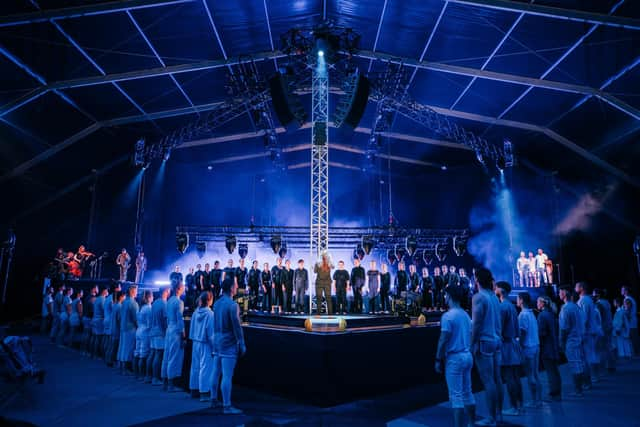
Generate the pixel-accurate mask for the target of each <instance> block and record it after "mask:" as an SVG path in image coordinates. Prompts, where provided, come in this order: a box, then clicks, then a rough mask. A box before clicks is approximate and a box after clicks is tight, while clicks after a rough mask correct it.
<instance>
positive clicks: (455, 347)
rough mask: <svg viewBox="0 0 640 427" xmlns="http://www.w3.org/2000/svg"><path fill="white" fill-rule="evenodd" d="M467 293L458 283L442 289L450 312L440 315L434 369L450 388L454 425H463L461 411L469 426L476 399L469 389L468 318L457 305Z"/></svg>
mask: <svg viewBox="0 0 640 427" xmlns="http://www.w3.org/2000/svg"><path fill="white" fill-rule="evenodd" d="M465 295H466V292H464V291H463V289H462V287H460V286H447V287H446V288H445V302H446V303H447V305H448V306H449V311H447V312H446V313H444V314H443V315H442V319H441V321H440V327H441V332H440V339H439V340H438V350H437V351H436V365H435V370H436V372H438V373H442V372H443V364H444V374H445V378H446V381H447V388H448V389H449V401H450V402H451V407H452V408H453V425H454V426H455V427H463V426H464V417H463V415H464V413H465V412H466V413H467V417H468V425H470V426H472V425H474V422H475V418H476V401H475V398H474V397H473V392H472V391H471V369H472V368H473V356H472V355H471V319H470V318H469V315H468V314H467V313H466V312H465V311H464V310H463V309H462V308H460V303H461V302H462V300H463V298H464V296H465Z"/></svg>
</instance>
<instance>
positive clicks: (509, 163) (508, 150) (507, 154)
mask: <svg viewBox="0 0 640 427" xmlns="http://www.w3.org/2000/svg"><path fill="white" fill-rule="evenodd" d="M502 147H503V150H504V165H505V166H506V167H508V168H511V167H513V164H514V157H513V145H512V144H511V141H509V140H508V139H505V140H504V143H503V145H502Z"/></svg>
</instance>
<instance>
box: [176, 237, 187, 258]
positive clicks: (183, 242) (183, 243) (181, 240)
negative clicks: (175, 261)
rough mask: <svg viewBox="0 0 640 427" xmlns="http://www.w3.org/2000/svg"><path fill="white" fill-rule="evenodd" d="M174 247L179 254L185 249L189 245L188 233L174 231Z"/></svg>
mask: <svg viewBox="0 0 640 427" xmlns="http://www.w3.org/2000/svg"><path fill="white" fill-rule="evenodd" d="M176 247H177V249H178V252H180V253H181V254H184V253H185V252H186V251H187V248H188V247H189V235H188V234H187V233H176Z"/></svg>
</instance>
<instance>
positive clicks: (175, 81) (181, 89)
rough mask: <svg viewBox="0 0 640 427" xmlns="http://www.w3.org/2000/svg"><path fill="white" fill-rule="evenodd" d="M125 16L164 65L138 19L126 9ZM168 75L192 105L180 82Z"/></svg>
mask: <svg viewBox="0 0 640 427" xmlns="http://www.w3.org/2000/svg"><path fill="white" fill-rule="evenodd" d="M127 16H128V17H129V19H130V20H131V23H132V24H133V25H134V27H136V29H137V30H138V34H140V36H141V37H142V38H143V39H144V41H145V43H146V44H147V47H148V48H149V50H150V51H151V52H152V53H153V55H154V56H155V57H156V60H157V61H158V63H159V64H160V65H161V66H163V67H166V66H167V64H165V62H164V61H163V60H162V57H161V56H160V55H159V54H158V51H157V50H156V49H155V47H153V44H151V40H149V37H147V35H146V34H145V32H144V30H143V29H142V27H141V26H140V24H138V21H136V19H135V18H134V17H133V15H132V14H131V12H130V11H128V10H127ZM169 77H170V78H171V80H172V81H173V83H174V84H175V85H176V87H177V88H178V90H179V91H180V93H181V94H182V96H184V98H185V99H186V100H187V102H188V103H189V105H191V106H192V107H193V102H191V98H189V95H187V93H186V92H185V91H184V89H183V88H182V86H181V85H180V83H178V81H177V80H176V78H175V77H174V75H173V74H169Z"/></svg>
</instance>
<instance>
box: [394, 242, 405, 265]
mask: <svg viewBox="0 0 640 427" xmlns="http://www.w3.org/2000/svg"><path fill="white" fill-rule="evenodd" d="M406 254H407V248H405V245H402V244H397V245H396V258H398V262H402V261H403V260H404V257H405V255H406Z"/></svg>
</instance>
